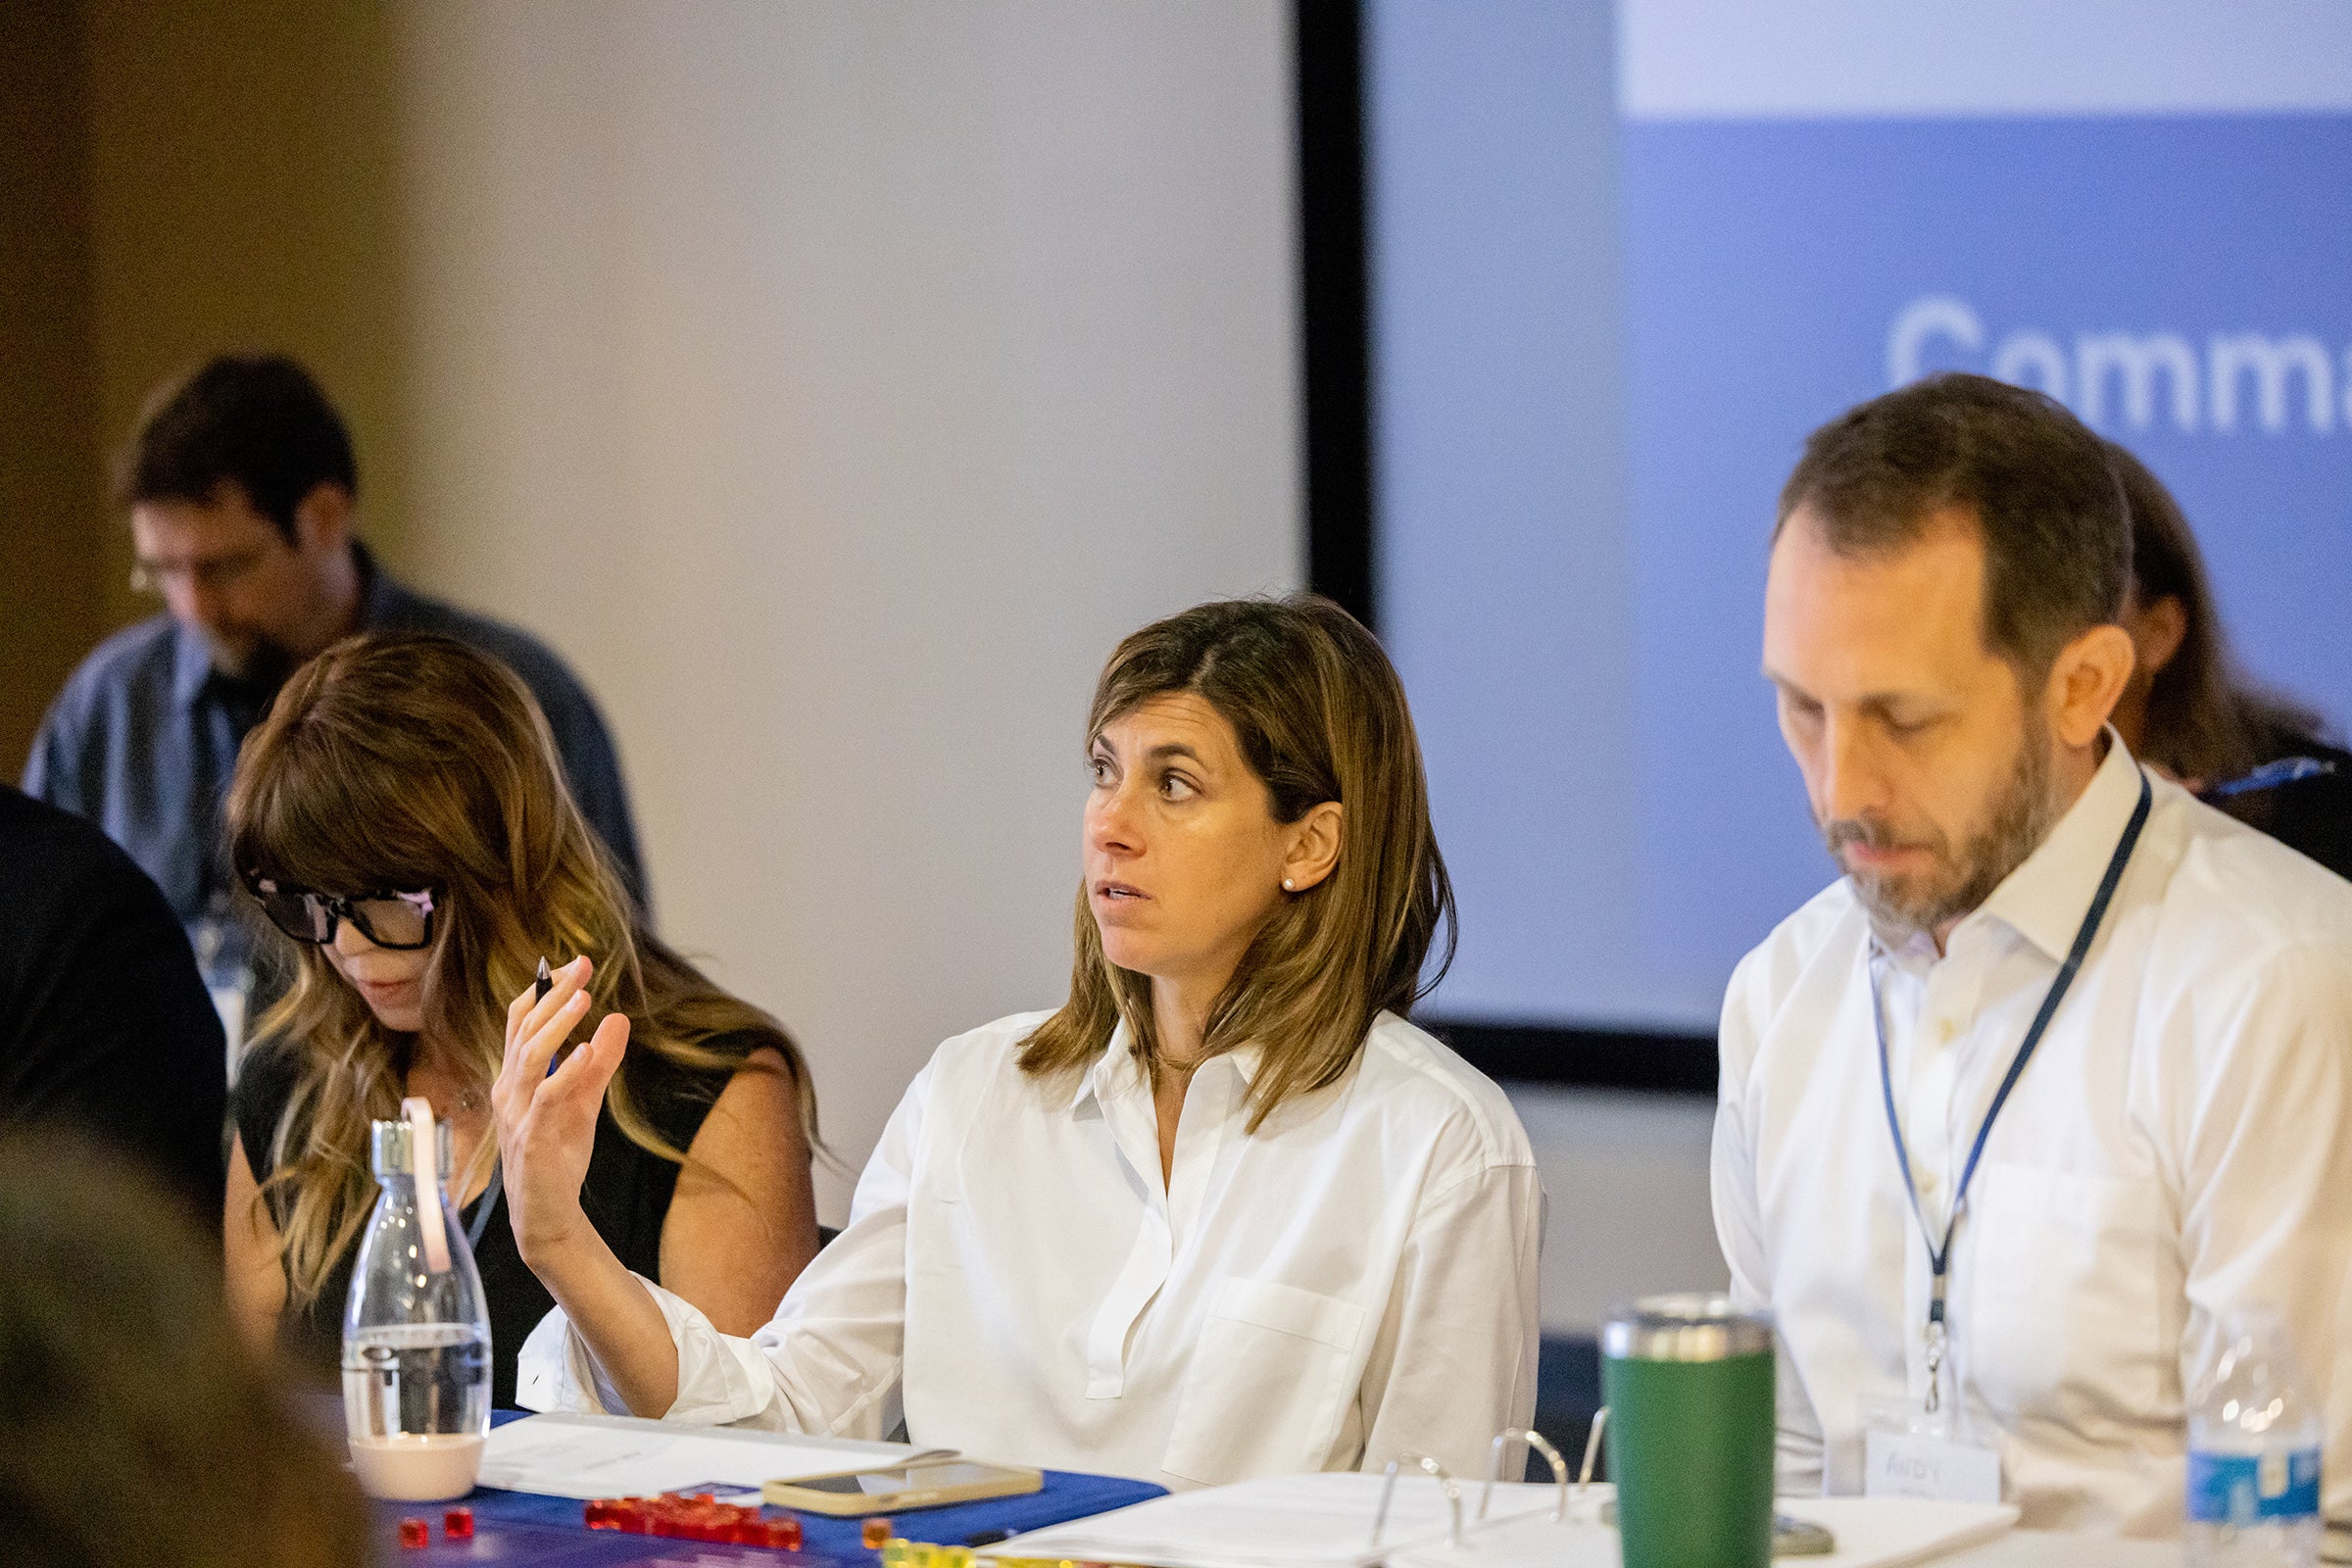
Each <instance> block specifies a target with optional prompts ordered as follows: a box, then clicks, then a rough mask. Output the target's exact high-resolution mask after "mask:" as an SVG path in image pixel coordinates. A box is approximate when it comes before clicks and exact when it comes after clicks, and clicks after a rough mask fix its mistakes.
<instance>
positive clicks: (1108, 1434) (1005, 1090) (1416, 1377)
mask: <svg viewBox="0 0 2352 1568" xmlns="http://www.w3.org/2000/svg"><path fill="white" fill-rule="evenodd" d="M1047 1016H1048V1014H1045V1013H1031V1014H1025V1015H1021V1016H1016V1017H1011V1018H1005V1019H1003V1020H1001V1021H999V1022H997V1023H993V1024H990V1025H988V1026H987V1027H985V1028H981V1029H977V1030H974V1031H973V1032H971V1033H970V1034H967V1035H962V1036H959V1037H957V1038H956V1039H954V1040H950V1041H949V1042H947V1043H946V1044H945V1045H943V1046H941V1047H940V1049H939V1051H938V1053H937V1054H935V1055H934V1056H933V1057H932V1059H931V1062H930V1064H929V1065H928V1066H926V1067H925V1068H924V1069H923V1070H922V1072H921V1073H919V1074H918V1075H917V1076H916V1077H915V1080H914V1082H913V1084H912V1085H911V1086H910V1087H909V1088H908V1089H907V1095H906V1098H905V1099H904V1100H902V1101H901V1102H900V1103H899V1107H898V1109H897V1111H896V1112H894V1113H893V1114H892V1116H891V1119H890V1122H889V1125H888V1126H887V1127H886V1128H885V1129H884V1131H883V1134H882V1140H881V1143H880V1145H879V1146H878V1147H877V1148H876V1150H875V1151H874V1154H873V1158H872V1159H871V1161H869V1162H868V1164H867V1165H866V1168H865V1171H864V1174H863V1176H862V1177H861V1178H860V1179H859V1181H858V1192H857V1197H856V1199H855V1201H854V1203H853V1205H852V1210H851V1218H850V1224H849V1227H848V1228H847V1229H846V1230H845V1231H843V1233H842V1234H841V1236H840V1237H839V1238H837V1239H836V1240H835V1241H834V1242H833V1243H832V1244H831V1245H830V1246H828V1247H827V1248H825V1250H823V1251H822V1252H820V1253H818V1255H817V1257H816V1260H815V1261H814V1262H812V1263H811V1264H810V1265H809V1268H808V1271H807V1272H806V1273H804V1274H803V1275H802V1276H801V1278H800V1279H799V1280H798V1281H797V1282H795V1283H794V1285H793V1287H792V1290H791V1291H790V1292H789V1293H788V1294H787V1295H786V1296H785V1298H784V1301H783V1304H782V1305H781V1306H780V1307H779V1308H778V1309H777V1312H776V1316H775V1319H774V1320H773V1321H772V1322H770V1323H769V1324H768V1325H767V1326H766V1327H765V1328H763V1329H761V1330H760V1332H759V1333H758V1334H757V1335H755V1336H753V1337H752V1338H751V1339H748V1340H742V1339H732V1338H729V1337H727V1336H724V1335H721V1334H719V1333H718V1332H717V1331H715V1330H714V1329H712V1328H711V1324H710V1322H709V1321H708V1320H707V1319H706V1318H705V1317H704V1316H703V1315H702V1313H700V1312H699V1311H697V1310H696V1309H695V1308H694V1307H693V1306H691V1305H689V1304H688V1303H687V1302H685V1301H683V1300H681V1299H679V1298H677V1297H676V1296H673V1295H671V1294H670V1293H669V1292H666V1291H663V1290H662V1289H661V1288H660V1287H659V1286H656V1285H653V1284H652V1282H650V1281H648V1282H647V1288H648V1289H650V1290H651V1291H652V1292H653V1293H654V1299H655V1300H656V1301H658V1302H659V1303H660V1305H661V1308H662V1315H663V1316H664V1317H665V1318H666V1319H667V1320H668V1324H669V1328H670V1333H671V1337H672V1338H673V1339H674V1340H675V1341H676V1343H677V1346H678V1374H679V1375H678V1397H677V1401H676V1403H675V1404H673V1405H672V1406H671V1408H670V1410H669V1411H668V1417H667V1418H668V1419H671V1420H676V1421H686V1422H694V1423H701V1424H709V1425H717V1424H722V1423H725V1424H738V1425H743V1426H751V1427H765V1428H771V1429H777V1430H784V1431H796V1432H806V1433H820V1434H832V1435H838V1436H843V1437H858V1438H878V1437H881V1436H884V1435H885V1434H886V1433H888V1432H889V1431H890V1430H891V1429H892V1428H893V1427H894V1426H895V1425H896V1423H897V1421H898V1420H899V1417H900V1414H901V1411H902V1409H903V1411H904V1415H905V1419H906V1423H907V1435H908V1437H909V1438H910V1439H911V1440H912V1441H914V1442H916V1443H918V1444H922V1445H924V1446H943V1447H951V1448H956V1449H960V1450H962V1451H964V1452H966V1453H969V1454H971V1455H973V1456H975V1457H978V1458H982V1459H988V1460H995V1461H999V1462H1009V1463H1021V1464H1032V1465H1041V1466H1046V1467H1049V1468H1056V1469H1069V1470H1091V1471H1103V1472H1109V1473H1113V1474H1123V1475H1130V1476H1136V1477H1141V1478H1143V1479H1146V1480H1152V1481H1156V1482H1158V1483H1160V1484H1162V1485H1165V1486H1170V1487H1184V1486H1191V1485H1206V1484H1215V1483H1221V1482H1228V1481H1240V1480H1244V1479H1247V1478H1250V1477H1254V1476H1266V1475H1280V1474H1288V1473H1293V1472H1299V1471H1310V1470H1344V1469H1352V1468H1355V1467H1356V1466H1358V1465H1359V1464H1360V1465H1362V1466H1363V1467H1365V1468H1377V1467H1379V1466H1382V1465H1385V1464H1386V1462H1387V1461H1388V1460H1389V1459H1391V1458H1394V1457H1397V1455H1399V1454H1403V1453H1427V1454H1430V1455H1432V1456H1434V1457H1436V1458H1438V1459H1439V1460H1440V1461H1442V1462H1443V1463H1445V1464H1446V1465H1447V1466H1448V1467H1450V1468H1451V1469H1452V1470H1454V1472H1455V1473H1456V1474H1461V1475H1483V1474H1484V1473H1485V1466H1486V1462H1487V1449H1488V1445H1489V1442H1490V1440H1491V1439H1492V1438H1493V1437H1494V1435H1495V1433H1496V1432H1497V1431H1498V1430H1500V1429H1502V1428H1504V1427H1510V1426H1521V1427H1523V1426H1525V1425H1526V1424H1527V1422H1528V1420H1529V1418H1530V1416H1531V1414H1532V1412H1533V1409H1534V1404H1535V1378H1536V1344H1537V1337H1538V1316H1537V1301H1536V1278H1537V1254H1538V1250H1539V1248H1540V1245H1541V1241H1542V1236H1543V1211H1544V1193H1543V1187H1542V1183H1541V1182H1540V1180H1539V1178H1538V1175H1537V1171H1536V1165H1535V1159H1534V1156H1533V1154H1532V1152H1530V1150H1529V1147H1528V1142H1527V1136H1526V1134H1525V1132H1524V1131H1523V1130H1522V1129H1521V1127H1520V1125H1519V1119H1518V1117H1517V1115H1516V1114H1515V1113H1514V1112H1513V1111H1512V1109H1511V1106H1510V1103H1509V1102H1508V1101H1507V1100H1506V1099H1505V1098H1504V1097H1503V1095H1502V1093H1501V1091H1500V1090H1498V1089H1496V1088H1495V1085H1494V1084H1492V1083H1490V1082H1489V1081H1488V1080H1487V1079H1486V1078H1484V1077H1482V1076H1481V1075H1480V1074H1479V1073H1478V1072H1477V1071H1475V1070H1474V1069H1473V1068H1471V1067H1470V1066H1469V1065H1467V1064H1466V1063H1464V1062H1463V1061H1462V1060H1461V1058H1460V1057H1458V1056H1456V1055H1454V1054H1453V1053H1452V1052H1450V1051H1448V1050H1446V1047H1444V1046H1443V1045H1441V1044H1440V1043H1439V1042H1437V1041H1436V1040H1434V1039H1432V1038H1431V1037H1430V1036H1428V1035H1427V1034H1424V1033H1423V1032H1422V1031H1420V1030H1419V1029H1416V1028H1414V1027H1413V1026H1412V1025H1411V1024H1409V1023H1406V1022H1404V1021H1403V1020H1401V1019H1399V1018H1397V1017H1395V1016H1393V1015H1391V1014H1387V1013H1383V1014H1382V1015H1381V1016H1380V1018H1379V1019H1378V1020H1377V1021H1376V1022H1375V1024H1374V1026H1373V1028H1372V1030H1371V1032H1370V1034H1369V1035H1368V1036H1367V1038H1366V1040H1365V1043H1364V1048H1363V1050H1362V1051H1361V1052H1360V1053H1359V1054H1357V1057H1356V1060H1355V1062H1354V1064H1353V1065H1352V1066H1351V1067H1350V1068H1349V1069H1348V1072H1347V1074H1346V1076H1345V1077H1343V1078H1342V1079H1341V1080H1340V1082H1338V1083H1337V1084H1335V1085H1333V1086H1331V1087H1330V1088H1329V1089H1326V1090H1322V1091H1319V1092H1317V1093H1315V1094H1312V1095H1309V1096H1305V1097H1302V1098H1300V1099H1298V1100H1294V1101H1293V1102H1291V1103H1287V1104H1285V1105H1283V1106H1281V1107H1279V1108H1277V1110H1276V1111H1275V1112H1274V1114H1273V1115H1272V1116H1270V1117H1269V1118H1268V1119H1267V1121H1266V1122H1265V1124H1264V1125H1263V1126H1262V1127H1260V1128H1259V1129H1258V1130H1257V1131H1256V1132H1255V1133H1250V1132H1247V1131H1246V1130H1245V1128H1246V1123H1247V1120H1248V1116H1249V1107H1248V1104H1247V1098H1246V1097H1247V1094H1248V1090H1249V1085H1250V1075H1251V1073H1252V1072H1253V1071H1254V1069H1255V1067H1256V1062H1257V1058H1256V1053H1255V1052H1254V1051H1252V1050H1249V1049H1245V1050H1241V1051H1236V1052H1233V1053H1231V1054H1226V1055H1222V1056H1218V1057H1215V1058H1212V1059H1211V1060H1209V1061H1207V1062H1205V1063H1203V1064H1202V1065H1201V1068H1200V1069H1199V1070H1198V1071H1197V1072H1196V1073H1195V1074H1194V1076H1193V1080H1192V1084H1191V1086H1190V1088H1189V1090H1188V1092H1187V1095H1186V1099H1185V1103H1184V1110H1183V1115H1182V1118H1181V1120H1180V1122H1179V1124H1178V1127H1177V1133H1176V1146H1175V1160H1174V1168H1173V1171H1172V1174H1171V1177H1170V1179H1169V1181H1168V1182H1167V1184H1166V1185H1165V1187H1164V1188H1163V1186H1162V1183H1161V1179H1160V1163H1159V1146H1158V1132H1157V1124H1156V1121H1155V1119H1154V1113H1153V1108H1152V1092H1151V1088H1150V1085H1149V1084H1148V1083H1147V1082H1146V1080H1145V1078H1144V1075H1143V1073H1142V1071H1141V1068H1140V1066H1139V1065H1138V1064H1137V1062H1136V1061H1135V1059H1134V1058H1133V1056H1132V1055H1131V1054H1129V1052H1128V1049H1127V1036H1126V1034H1125V1031H1124V1029H1122V1030H1121V1031H1120V1032H1119V1033H1118V1034H1116V1035H1114V1037H1113V1038H1112V1041H1111V1044H1110V1048H1109V1049H1108V1050H1107V1051H1106V1052H1105V1053H1104V1054H1103V1056H1102V1057H1100V1058H1099V1059H1098V1061H1097V1063H1096V1064H1095V1066H1094V1067H1093V1068H1092V1069H1091V1070H1090V1071H1088V1072H1086V1073H1084V1074H1083V1075H1080V1076H1078V1077H1076V1078H1064V1079H1062V1080H1059V1081H1058V1082H1054V1081H1041V1080H1038V1079H1035V1078H1032V1077H1030V1076H1028V1075H1027V1074H1024V1073H1023V1072H1021V1070H1020V1069H1019V1067H1018V1066H1017V1065H1016V1064H1015V1059H1014V1058H1015V1057H1016V1055H1017V1054H1018V1050H1019V1046H1020V1043H1021V1041H1022V1040H1023V1039H1025V1038H1026V1037H1027V1036H1028V1035H1029V1034H1030V1032H1031V1031H1033V1030H1034V1029H1035V1028H1036V1027H1037V1025H1038V1024H1039V1023H1041V1022H1043V1021H1044V1019H1045V1018H1046V1017H1047ZM519 1371H520V1380H519V1381H520V1395H519V1397H520V1399H521V1401H522V1402H523V1403H525V1404H527V1405H530V1406H531V1407H533V1408H538V1409H555V1408H576V1409H590V1410H595V1409H603V1408H608V1407H610V1408H615V1409H617V1408H619V1405H618V1401H617V1399H616V1398H615V1397H614V1396H613V1391H612V1390H611V1389H610V1387H608V1386H604V1383H603V1378H602V1376H601V1373H600V1372H599V1371H598V1369H597V1368H596V1366H595V1365H594V1362H593V1358H591V1357H590V1356H589V1355H588V1354H587V1353H586V1349H585V1347H584V1346H583V1345H582V1344H581V1342H580V1341H579V1339H578V1337H577V1336H576V1335H573V1334H571V1333H569V1332H568V1327H567V1325H565V1324H564V1321H563V1318H562V1314H561V1313H560V1312H559V1313H555V1314H551V1315H550V1317H549V1319H548V1321H547V1322H545V1323H543V1324H542V1325H541V1326H540V1332H538V1333H536V1334H534V1335H533V1336H532V1338H531V1343H530V1345H529V1346H527V1347H526V1348H525V1350H524V1352H523V1355H522V1358H521V1366H520V1368H519ZM902 1401H903V1404H902Z"/></svg>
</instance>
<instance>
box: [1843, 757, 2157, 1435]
mask: <svg viewBox="0 0 2352 1568" xmlns="http://www.w3.org/2000/svg"><path fill="white" fill-rule="evenodd" d="M2153 799H2154V792H2153V791H2152V790H2150V789H2149V788H2148V776H2147V774H2145V773H2142V774H2140V776H2139V804H2138V805H2137V806H2135V807H2133V808H2132V809H2131V821H2130V822H2128V823H2126V824H2125V826H2124V836H2123V838H2122V839H2121V840H2120V841H2118V843H2117V844H2116V846H2115V854H2114V855H2113V856H2111V857H2109V858H2108V861H2107V874H2106V875H2105V876H2103V877H2101V878H2100V879H2099V891H2098V892H2097V894H2095V895H2094V896H2093V897H2092V899H2091V901H2090V907H2089V909H2087V910H2086V911H2084V913H2083V915H2082V929H2081V930H2079V931H2077V932H2076V933H2075V945H2074V947H2073V948H2072V949H2070V950H2069V951H2068V953H2067V955H2066V961H2065V962H2064V963H2062V964H2060V965H2059V966H2058V977H2057V978H2056V979H2054V980H2052V981H2051V982H2050V989H2049V991H2048V993H2047V994H2046V995H2044V996H2043V997H2042V999H2041V1010H2040V1011H2039V1012H2036V1013H2035V1014H2034V1025H2033V1027H2032V1028H2030V1029H2028V1030H2027V1031H2026V1038H2025V1043H2024V1044H2022V1045H2020V1046H2019V1047H2018V1048H2017V1055H2016V1056H2015V1057H2014V1058H2012V1059H2011V1061H2010V1063H2009V1071H2008V1072H2007V1073H2006V1074H2005V1075H2004V1076H2003V1077H2002V1079H2001V1086H2000V1088H1998V1089H1996V1090H1994V1091H1993V1096H1992V1104H1991V1105H1990V1106H1989V1107H1988V1108H1987V1109H1986V1110H1985V1124H1984V1125H1983V1126H1981V1127H1979V1128H1978V1129H1977V1141H1976V1143H1975V1144H1974V1145H1972V1146H1971V1147H1970V1149H1969V1151H1968V1162H1967V1163H1966V1164H1964V1165H1962V1166H1961V1167H1960V1184H1959V1185H1958V1186H1957V1187H1955V1188H1953V1189H1952V1209H1951V1213H1950V1214H1949V1215H1948V1216H1947V1217H1946V1218H1945V1220H1944V1223H1943V1242H1942V1245H1940V1246H1938V1245H1937V1244H1936V1238H1935V1235H1934V1234H1933V1233H1932V1232H1931V1231H1930V1230H1929V1229H1928V1216H1927V1214H1926V1212H1925V1211H1924V1210H1923V1209H1922V1208H1921V1207H1920V1205H1919V1184H1918V1183H1917V1182H1916V1181H1914V1180H1913V1179H1912V1176H1911V1152H1910V1150H1909V1149H1907V1148H1906V1147H1904V1144H1903V1122H1902V1118H1901V1117H1900V1116H1898V1115H1896V1114H1895V1109H1894V1073H1893V1071H1892V1070H1891V1069H1890V1068H1889V1067H1888V1066H1887V1018H1886V1009H1885V1007H1884V1006H1883V1005H1881V1003H1880V1000H1879V971H1878V968H1877V966H1876V965H1875V964H1874V965H1873V966H1872V967H1871V971H1870V1024H1871V1027H1872V1028H1873V1029H1875V1030H1877V1031H1878V1036H1879V1089H1880V1092H1881V1093H1882V1094H1883V1095H1884V1096H1885V1098H1886V1102H1887V1131H1888V1132H1890V1133H1892V1134H1893V1135H1894V1158H1895V1162H1896V1163H1897V1164H1898V1165H1900V1166H1901V1167H1902V1171H1903V1191H1904V1192H1906V1193H1908V1194H1909V1195H1910V1197H1911V1214H1912V1217H1913V1218H1914V1219H1917V1220H1918V1221H1919V1233H1920V1236H1921V1237H1922V1238H1923V1239H1924V1240H1925V1241H1926V1242H1927V1244H1928V1269H1929V1272H1930V1274H1931V1275H1932V1276H1933V1281H1934V1283H1933V1286H1932V1294H1931V1296H1930V1298H1929V1300H1928V1327H1927V1341H1928V1401H1927V1403H1928V1409H1929V1410H1930V1411H1931V1412H1933V1411H1934V1410H1935V1409H1936V1405H1937V1404H1938V1403H1939V1402H1940V1400H1941V1398H1942V1393H1941V1373H1942V1370H1943V1348H1944V1333H1945V1330H1944V1313H1943V1302H1944V1294H1945V1287H1946V1285H1947V1284H1948V1281H1949V1276H1950V1273H1951V1262H1952V1236H1953V1233H1954V1232H1956V1231H1957V1230H1959V1228H1960V1210H1961V1208H1962V1206H1963V1205H1964V1204H1965V1203H1966V1202H1967V1201H1968V1184H1969V1182H1970V1181H1971V1180H1973V1179H1974V1178H1975V1176H1976V1174H1977V1161H1978V1160H1979V1159H1981V1158H1983V1157H1984V1154H1985V1140H1986V1139H1987V1138H1989V1137H1991V1136H1992V1124H1993V1122H1994V1121H1995V1120H1996V1119H1998V1118H1999V1116H2000V1114H2001V1107H2002V1106H2003V1105H2005V1104H2007V1103H2009V1091H2011V1090H2012V1089H2015V1088H2016V1087H2017V1080H2018V1077H2019V1075H2020V1074H2022V1073H2024V1072H2025V1070H2026V1063H2027V1061H2029V1060H2030V1059H2032V1057H2033V1055H2034V1047H2036V1046H2038V1045H2040V1044H2041V1037H2042V1033H2043V1031H2045V1030H2047V1029H2048V1028H2049V1027H2050V1019H2051V1018H2052V1017H2054V1016H2055V1015H2056V1014H2057V1011H2058V1004H2059V1003H2061V1002H2064V1001H2065V1000H2066V993H2067V988H2068V987H2070V986H2072V985H2073V984H2074V983H2075V976H2076V974H2077V973H2079V972H2080V971H2081V970H2082V960H2083V958H2084V957H2085V956H2088V954H2089V953H2090V945H2091V943H2092V941H2093V940H2095V939H2096V938H2097V936H2098V934H2099V926H2100V924H2101V923H2102V922H2104V921H2105V920H2106V918H2107V907H2108V906H2109V905H2110V904H2112V903H2114V902H2115V889H2116V884H2117V883H2119V882H2121V881H2123V879H2124V867H2125V866H2127V865H2129V864H2131V851H2132V849H2133V848H2134V847H2136V846H2137V845H2138V843H2139V830H2140V829H2141V828H2143V827H2145V826H2147V822H2148V808H2149V806H2150V804H2151V803H2152V801H2153Z"/></svg>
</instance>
